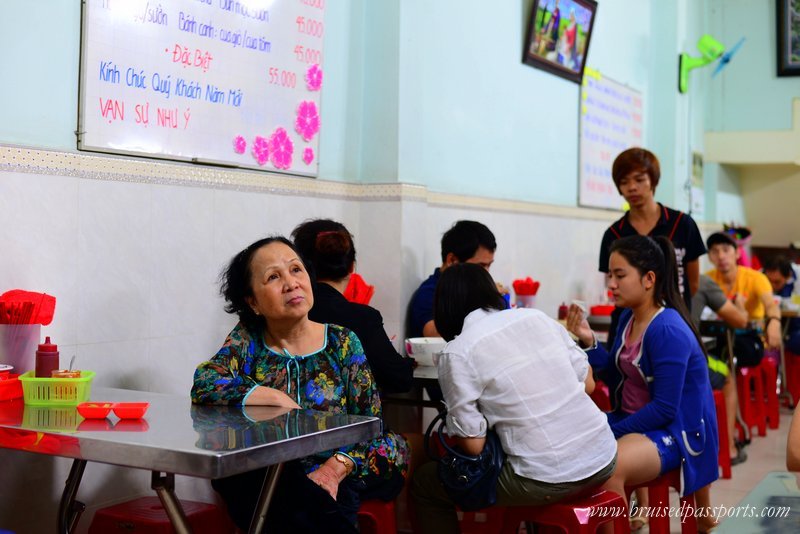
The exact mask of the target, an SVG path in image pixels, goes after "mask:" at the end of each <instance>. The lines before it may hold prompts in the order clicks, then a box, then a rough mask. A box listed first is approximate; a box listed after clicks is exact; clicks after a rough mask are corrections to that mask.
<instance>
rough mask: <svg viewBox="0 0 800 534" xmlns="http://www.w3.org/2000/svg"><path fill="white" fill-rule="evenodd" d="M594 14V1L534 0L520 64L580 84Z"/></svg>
mask: <svg viewBox="0 0 800 534" xmlns="http://www.w3.org/2000/svg"><path fill="white" fill-rule="evenodd" d="M596 14H597V2H595V0H534V4H533V10H532V12H531V16H530V19H529V20H528V35H527V38H526V39H525V50H524V51H523V53H522V62H523V63H525V64H527V65H530V66H532V67H536V68H538V69H543V70H546V71H548V72H550V73H553V74H556V75H558V76H561V77H563V78H566V79H568V80H571V81H573V82H576V83H580V82H581V79H582V78H583V67H584V65H585V63H586V54H587V53H588V52H589V40H590V38H591V37H592V26H593V25H594V18H595V15H596Z"/></svg>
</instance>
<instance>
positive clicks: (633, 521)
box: [628, 514, 647, 532]
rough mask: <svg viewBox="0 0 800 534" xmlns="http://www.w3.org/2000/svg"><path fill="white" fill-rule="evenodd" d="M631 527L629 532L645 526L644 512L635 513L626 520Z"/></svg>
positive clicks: (637, 530)
mask: <svg viewBox="0 0 800 534" xmlns="http://www.w3.org/2000/svg"><path fill="white" fill-rule="evenodd" d="M628 523H629V524H630V527H631V532H639V531H640V530H642V529H643V528H644V527H645V526H647V516H646V515H644V514H637V515H635V516H633V517H631V518H630V519H629V520H628Z"/></svg>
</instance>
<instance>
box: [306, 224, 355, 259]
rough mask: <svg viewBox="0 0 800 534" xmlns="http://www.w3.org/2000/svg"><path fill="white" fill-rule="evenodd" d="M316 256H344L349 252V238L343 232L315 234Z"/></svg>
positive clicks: (334, 231)
mask: <svg viewBox="0 0 800 534" xmlns="http://www.w3.org/2000/svg"><path fill="white" fill-rule="evenodd" d="M314 248H316V249H317V254H319V255H321V256H344V255H346V254H348V253H349V252H350V249H351V245H350V236H349V235H347V234H346V233H345V232H342V231H337V230H333V231H330V232H320V233H318V234H317V240H316V246H315V247H314Z"/></svg>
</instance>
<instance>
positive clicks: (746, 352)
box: [733, 330, 764, 367]
mask: <svg viewBox="0 0 800 534" xmlns="http://www.w3.org/2000/svg"><path fill="white" fill-rule="evenodd" d="M733 355H734V356H736V365H737V366H739V367H755V366H756V365H758V364H759V363H761V359H762V358H763V357H764V342H763V341H762V340H761V334H760V333H759V332H758V331H756V330H744V331H742V330H737V331H736V333H735V334H734V336H733Z"/></svg>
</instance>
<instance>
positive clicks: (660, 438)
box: [644, 430, 681, 475]
mask: <svg viewBox="0 0 800 534" xmlns="http://www.w3.org/2000/svg"><path fill="white" fill-rule="evenodd" d="M644 435H645V436H647V439H649V440H650V441H652V442H653V443H654V444H655V446H656V449H657V450H658V457H659V458H661V472H660V473H659V475H663V474H664V473H669V472H670V471H674V470H675V469H678V468H679V467H680V466H681V450H680V449H679V448H678V440H677V439H676V438H675V437H673V436H672V434H670V433H669V432H667V431H666V430H651V431H650V432H645V433H644Z"/></svg>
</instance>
